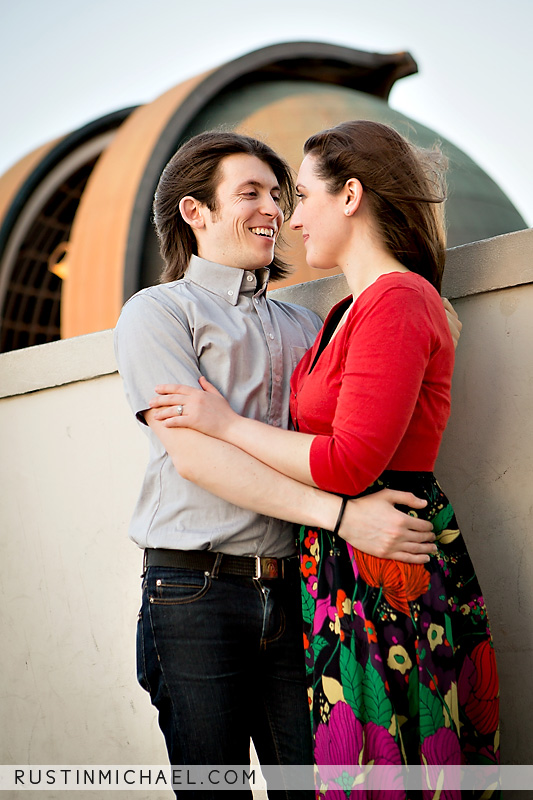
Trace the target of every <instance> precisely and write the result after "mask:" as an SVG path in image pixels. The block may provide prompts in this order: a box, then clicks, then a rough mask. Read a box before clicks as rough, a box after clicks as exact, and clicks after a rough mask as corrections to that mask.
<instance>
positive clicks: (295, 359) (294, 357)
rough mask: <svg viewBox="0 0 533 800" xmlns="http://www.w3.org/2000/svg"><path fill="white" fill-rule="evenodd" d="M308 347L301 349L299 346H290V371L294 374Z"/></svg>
mask: <svg viewBox="0 0 533 800" xmlns="http://www.w3.org/2000/svg"><path fill="white" fill-rule="evenodd" d="M308 349H309V348H308V347H301V346H299V345H291V370H292V372H294V370H295V369H296V367H297V366H298V364H299V363H300V361H301V360H302V358H303V357H304V356H305V354H306V353H307V351H308Z"/></svg>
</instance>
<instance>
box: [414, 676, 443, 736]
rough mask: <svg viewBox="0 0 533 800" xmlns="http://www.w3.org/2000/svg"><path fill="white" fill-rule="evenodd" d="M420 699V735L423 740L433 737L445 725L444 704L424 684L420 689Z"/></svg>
mask: <svg viewBox="0 0 533 800" xmlns="http://www.w3.org/2000/svg"><path fill="white" fill-rule="evenodd" d="M418 692H419V698H420V734H421V736H422V738H423V739H425V738H426V737H427V736H433V734H434V733H436V732H437V731H438V730H439V728H442V727H443V725H444V712H443V710H442V702H441V701H440V700H439V698H438V697H437V696H436V695H434V694H433V693H432V691H431V690H430V689H429V688H428V687H427V686H424V685H423V684H422V683H421V684H420V685H419V688H418Z"/></svg>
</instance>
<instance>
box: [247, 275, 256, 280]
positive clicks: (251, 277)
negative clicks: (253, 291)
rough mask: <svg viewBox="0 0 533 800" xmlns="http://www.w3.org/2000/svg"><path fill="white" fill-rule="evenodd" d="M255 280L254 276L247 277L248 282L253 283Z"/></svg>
mask: <svg viewBox="0 0 533 800" xmlns="http://www.w3.org/2000/svg"><path fill="white" fill-rule="evenodd" d="M253 279H254V276H253V275H247V276H246V280H247V281H253Z"/></svg>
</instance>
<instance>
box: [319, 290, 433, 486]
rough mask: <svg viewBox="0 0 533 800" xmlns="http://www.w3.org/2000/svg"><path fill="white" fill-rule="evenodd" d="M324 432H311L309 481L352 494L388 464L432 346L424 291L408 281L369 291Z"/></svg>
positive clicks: (352, 329)
mask: <svg viewBox="0 0 533 800" xmlns="http://www.w3.org/2000/svg"><path fill="white" fill-rule="evenodd" d="M348 324H349V325H350V330H349V333H348V341H347V343H346V345H347V347H346V356H345V363H344V370H343V374H342V383H341V388H340V391H339V395H338V400H337V405H336V408H335V415H334V418H333V424H332V434H331V435H318V436H316V437H315V439H314V441H313V443H312V445H311V451H310V468H311V474H312V476H313V480H314V481H315V483H316V484H317V486H319V487H320V488H321V489H325V490H327V491H330V492H336V493H338V494H348V495H356V494H359V493H360V492H362V491H363V490H364V489H366V488H367V487H368V486H369V485H370V484H371V483H372V482H373V481H374V480H376V478H378V477H379V475H380V474H381V473H382V472H383V470H385V469H386V468H387V465H388V464H389V462H390V460H391V458H392V456H393V455H394V453H395V452H396V450H397V448H398V446H399V444H400V442H401V440H402V438H403V436H404V435H405V433H406V431H407V428H408V425H409V423H410V420H411V418H412V416H413V413H414V410H415V406H416V403H417V400H418V397H419V394H420V389H421V385H422V381H423V379H424V374H425V370H426V367H427V364H428V362H429V358H430V354H431V348H432V339H433V335H432V330H433V326H432V323H431V320H430V316H429V312H428V309H427V305H426V302H425V298H424V296H423V295H422V294H421V293H420V292H418V291H417V290H416V289H413V288H410V287H395V288H392V289H387V290H386V291H385V292H383V291H381V292H379V293H378V292H377V291H376V292H375V293H374V294H372V295H371V299H370V300H368V299H367V301H366V302H365V303H364V305H363V307H362V308H361V309H360V310H357V309H356V313H355V315H354V318H353V319H352V321H351V322H350V323H347V325H348Z"/></svg>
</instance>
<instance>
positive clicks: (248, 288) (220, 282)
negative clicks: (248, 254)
mask: <svg viewBox="0 0 533 800" xmlns="http://www.w3.org/2000/svg"><path fill="white" fill-rule="evenodd" d="M250 275H251V276H253V277H254V280H253V281H249V280H248V276H250ZM269 276H270V270H269V269H268V267H265V268H264V269H257V270H244V269H237V268H236V267H228V266H226V265H225V264H217V263H216V262H215V261H207V260H206V259H205V258H200V257H199V256H196V255H192V256H191V260H190V261H189V267H188V269H187V271H186V273H185V275H184V277H185V278H188V279H189V280H190V281H192V282H193V283H195V284H196V285H197V286H201V287H202V288H203V289H206V291H208V292H212V293H213V294H216V295H218V296H219V297H221V298H222V299H224V300H226V301H227V302H228V303H230V304H231V305H233V306H234V305H237V302H238V300H239V295H240V294H253V295H259V294H263V293H264V292H265V291H266V288H267V286H268V279H269Z"/></svg>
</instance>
